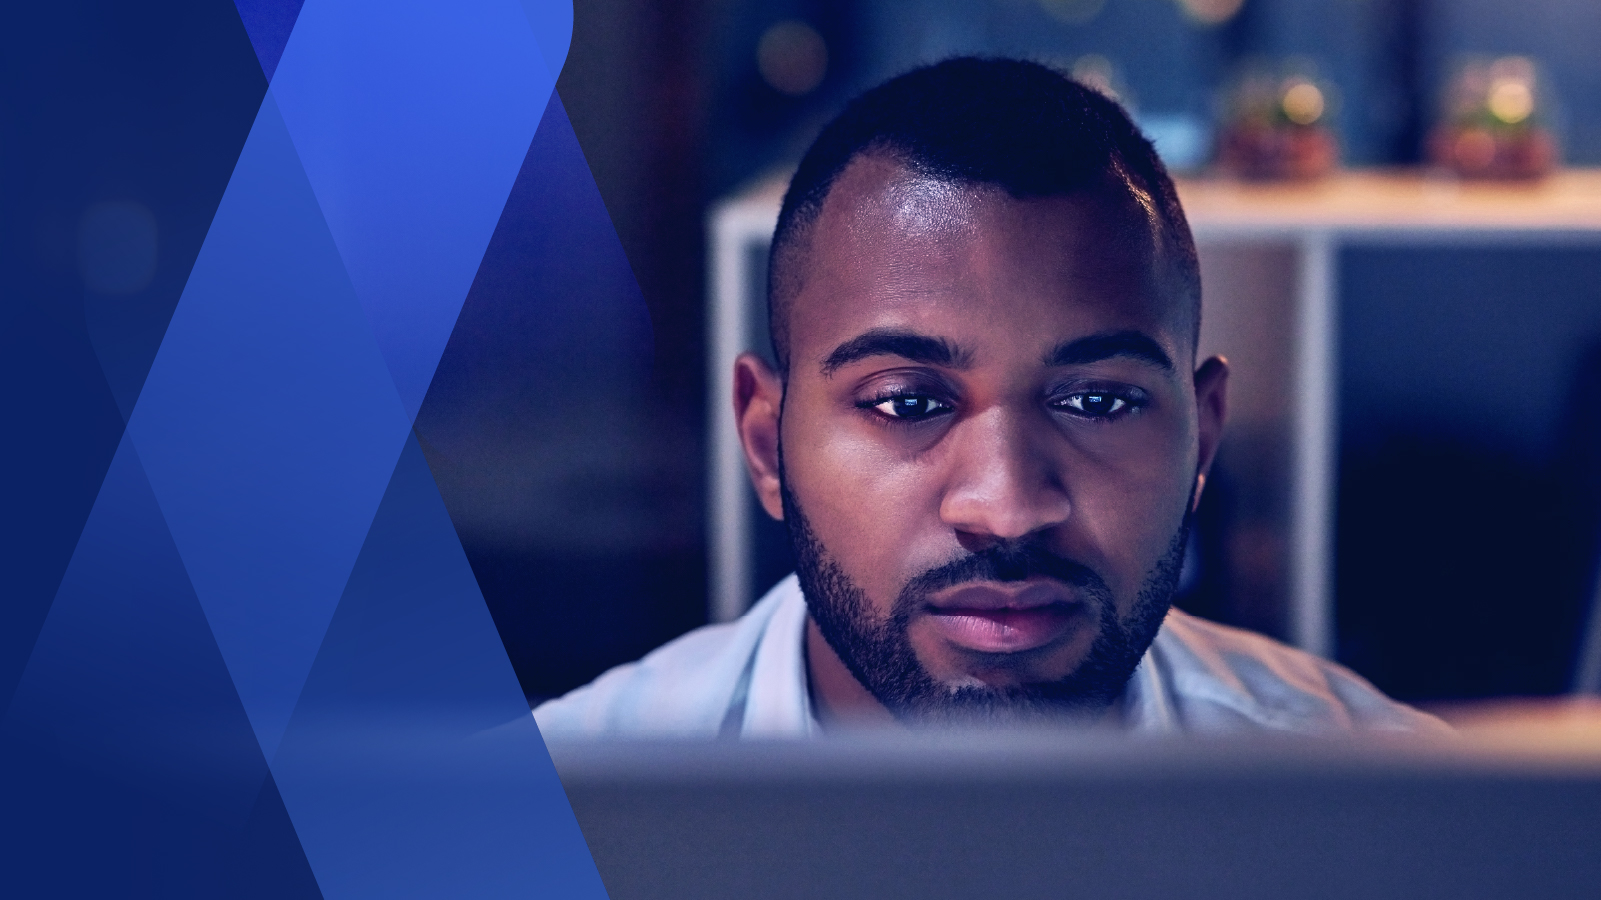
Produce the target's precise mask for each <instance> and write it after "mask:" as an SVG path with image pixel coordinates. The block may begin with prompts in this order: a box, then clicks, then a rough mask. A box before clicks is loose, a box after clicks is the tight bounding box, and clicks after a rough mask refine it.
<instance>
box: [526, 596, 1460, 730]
mask: <svg viewBox="0 0 1601 900" xmlns="http://www.w3.org/2000/svg"><path fill="white" fill-rule="evenodd" d="M805 642H806V598H805V597H804V596H803V595H802V594H801V590H800V584H799V582H798V581H797V580H796V578H795V576H793V575H791V576H789V577H788V578H786V579H784V580H783V581H781V582H779V583H778V584H777V585H776V586H775V587H774V588H773V589H772V590H771V591H768V592H767V595H766V596H765V597H763V598H762V599H761V600H760V601H759V602H758V603H757V604H756V605H755V606H753V607H752V608H751V609H750V611H749V612H747V613H745V615H743V616H741V617H740V618H739V619H738V620H737V621H734V622H729V623H726V624H722V625H708V626H705V627H704V628H697V629H695V630H694V631H691V632H689V633H688V634H686V635H684V636H682V637H680V638H677V639H676V640H673V641H671V642H669V643H667V644H664V645H663V646H661V647H659V648H657V649H656V650H654V651H652V652H651V653H649V654H648V655H646V656H645V657H644V658H643V659H641V660H639V661H638V662H632V663H627V664H625V665H621V666H618V667H616V668H614V669H611V670H610V671H607V672H606V673H605V674H603V675H601V676H600V677H599V678H596V679H595V680H594V681H592V682H590V683H589V684H587V685H584V686H583V687H581V688H578V689H577V690H574V691H572V692H571V693H568V694H566V695H565V696H562V697H558V698H556V699H555V700H551V701H549V702H548V703H544V704H541V705H540V706H539V708H537V709H535V710H534V718H535V719H536V720H537V721H538V723H539V728H540V731H541V732H543V733H544V734H546V735H558V736H572V737H602V736H608V735H610V736H618V737H624V736H626V737H717V736H738V737H747V738H802V737H810V736H813V735H816V734H817V733H818V732H819V726H818V724H817V719H816V717H815V716H814V715H813V712H812V703H811V693H810V690H809V689H808V686H807V677H806V653H805ZM1118 713H1119V715H1120V716H1121V721H1122V723H1123V725H1124V726H1125V727H1126V728H1127V729H1128V730H1130V731H1135V732H1145V733H1162V732H1184V731H1188V732H1207V733H1218V732H1227V731H1243V730H1252V729H1265V730H1274V731H1310V732H1318V731H1325V732H1326V731H1349V730H1356V729H1364V730H1381V731H1421V732H1430V731H1442V730H1446V726H1445V725H1444V724H1443V723H1441V722H1440V721H1439V720H1438V719H1435V718H1434V717H1432V716H1429V715H1427V714H1425V713H1422V712H1419V711H1417V710H1415V709H1412V708H1411V707H1409V706H1405V705H1403V704H1400V703H1397V702H1395V701H1394V700H1391V699H1390V698H1388V697H1386V696H1384V695H1383V694H1382V693H1380V692H1379V691H1378V689H1377V688H1375V687H1373V686H1372V685H1371V684H1368V683H1367V682H1366V681H1364V680H1363V679H1362V678H1361V676H1358V675H1357V674H1355V673H1354V672H1351V671H1350V670H1348V669H1346V668H1344V667H1342V666H1339V665H1336V664H1334V663H1331V662H1328V661H1326V660H1322V659H1319V658H1317V657H1315V656H1312V655H1311V654H1308V653H1304V652H1302V651H1300V650H1296V649H1294V648H1292V647H1287V646H1285V645H1283V644H1280V643H1278V642H1276V641H1273V640H1270V639H1269V638H1265V637H1262V636H1261V635H1258V634H1253V633H1251V632H1248V631H1242V630H1240V629H1238V628H1230V627H1228V626H1225V625H1218V624H1215V623H1213V622H1208V621H1206V620H1204V619H1199V618H1196V617H1194V616H1190V615H1186V614H1185V613H1182V612H1179V611H1178V610H1173V611H1171V612H1169V613H1168V615H1167V618H1166V619H1165V620H1163V622H1162V627H1161V629H1160V630H1158V631H1157V634H1156V639H1155V640H1154V641H1152V642H1151V646H1150V649H1148V650H1147V651H1146V652H1145V656H1144V658H1143V659H1141V660H1140V664H1139V666H1138V667H1136V668H1135V670H1134V674H1133V676H1132V677H1131V678H1130V679H1129V683H1128V687H1127V688H1126V689H1125V690H1124V693H1123V698H1122V700H1121V701H1120V703H1119V709H1118Z"/></svg>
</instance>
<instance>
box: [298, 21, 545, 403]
mask: <svg viewBox="0 0 1601 900" xmlns="http://www.w3.org/2000/svg"><path fill="white" fill-rule="evenodd" d="M554 68H555V67H552V66H550V65H549V64H548V63H547V62H546V60H545V59H544V57H543V55H542V52H541V50H540V46H539V42H538V41H537V40H536V39H535V36H534V32H533V30H532V29H531V28H530V27H529V17H528V15H527V13H526V12H525V11H524V10H523V8H522V6H521V5H520V4H518V3H516V2H514V0H498V2H497V0H455V2H450V3H394V2H385V0H365V2H361V0H309V2H307V3H306V5H305V6H304V7H303V8H302V9H301V10H300V18H299V21H298V22H297V23H296V25H295V31H294V34H293V35H292V36H291V37H290V39H289V44H288V46H287V47H285V48H284V54H283V58H282V59H281V60H279V63H278V71H277V74H276V75H275V76H274V77H273V81H272V94H273V96H275V97H276V98H277V99H278V103H279V106H280V108H281V109H282V110H283V117H284V122H285V123H286V124H287V125H288V128H289V133H290V135H291V136H292V137H293V138H294V142H295V148H296V150H297V151H298V152H299V156H300V160H301V162H302V164H304V166H305V170H306V174H307V176H308V177H309V178H310V179H311V184H312V188H313V190H314V191H315V192H316V194H317V200H318V202H319V203H320V204H321V207H322V211H323V215H325V216H326V217H327V220H328V228H329V230H330V231H331V232H332V233H333V237H334V243H335V244H336V245H338V247H339V252H340V254H341V256H342V257H343V259H344V263H345V269H346V271H348V272H349V273H350V280H351V282H352V283H353V284H354V285H355V288H356V296H357V297H359V298H360V299H361V304H362V307H363V308H364V309H365V310H366V311H367V315H368V317H369V318H370V320H371V322H372V326H371V327H372V332H373V334H374V335H376V336H377V339H378V346H379V348H380V349H381V350H382V352H383V354H384V358H385V359H386V360H388V362H389V367H390V371H391V372H392V373H393V375H394V382H395V386H396V387H397V388H398V389H399V391H400V399H401V402H402V403H403V404H404V406H405V408H406V410H407V411H408V412H409V413H410V415H411V416H413V417H415V416H416V414H417V407H418V406H420V405H421V404H422V398H423V395H424V394H425V393H427V391H428V382H429V380H430V379H431V378H432V377H433V374H434V367H435V366H436V365H438V363H439V354H440V353H441V352H442V351H443V350H444V349H445V341H446V340H448V339H449V337H450V329H451V326H452V325H453V324H454V323H455V321H456V314H457V313H459V312H460V311H461V303H462V301H463V300H464V299H466V297H467V289H468V288H469V287H470V286H471V285H472V280H473V273H475V272H477V271H478V263H479V261H480V260H482V259H483V256H484V247H485V246H486V245H488V243H489V236H490V234H492V233H493V232H494V229H495V222H496V220H497V219H498V218H499V217H500V210H501V208H502V207H504V206H505V205H506V195H507V194H508V193H510V192H511V185H512V180H513V179H514V178H515V177H516V175H517V169H518V167H519V166H520V165H521V164H522V161H523V154H524V153H526V152H527V150H528V142H529V141H531V140H532V139H533V137H534V130H535V129H536V128H537V127H538V126H539V117H540V115H541V114H543V113H544V111H545V101H546V100H547V99H548V98H549V97H550V91H551V88H552V87H553V86H554V85H555V80H556V79H555V74H554Z"/></svg>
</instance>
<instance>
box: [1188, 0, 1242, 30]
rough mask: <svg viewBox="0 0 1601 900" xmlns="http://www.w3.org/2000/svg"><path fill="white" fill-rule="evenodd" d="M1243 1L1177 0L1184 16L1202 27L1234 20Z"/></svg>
mask: <svg viewBox="0 0 1601 900" xmlns="http://www.w3.org/2000/svg"><path fill="white" fill-rule="evenodd" d="M1244 5H1245V0H1179V8H1180V9H1182V10H1184V14H1185V15H1187V16H1189V17H1190V18H1191V19H1194V20H1195V21H1197V22H1200V23H1202V24H1204V25H1218V24H1221V23H1223V22H1227V21H1228V20H1229V19H1232V18H1234V15H1235V13H1238V12H1239V11H1240V7H1242V6H1244Z"/></svg>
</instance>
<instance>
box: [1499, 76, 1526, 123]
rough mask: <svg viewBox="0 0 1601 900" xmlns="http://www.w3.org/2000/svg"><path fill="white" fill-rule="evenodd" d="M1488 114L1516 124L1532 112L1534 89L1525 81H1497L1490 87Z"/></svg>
mask: <svg viewBox="0 0 1601 900" xmlns="http://www.w3.org/2000/svg"><path fill="white" fill-rule="evenodd" d="M1489 106H1490V114H1491V115H1493V116H1495V117H1496V118H1497V119H1500V120H1501V121H1503V122H1505V123H1507V124H1508V125H1516V124H1518V123H1519V122H1521V121H1523V120H1524V119H1527V118H1528V117H1529V114H1530V113H1532V112H1534V91H1533V89H1531V88H1530V87H1529V83H1528V82H1526V81H1499V82H1496V83H1495V84H1494V85H1492V86H1491V88H1490V99H1489Z"/></svg>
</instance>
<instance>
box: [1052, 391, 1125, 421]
mask: <svg viewBox="0 0 1601 900" xmlns="http://www.w3.org/2000/svg"><path fill="white" fill-rule="evenodd" d="M1059 405H1061V406H1065V407H1066V408H1068V409H1070V410H1072V411H1073V412H1076V413H1078V414H1079V415H1081V416H1086V417H1089V418H1092V419H1106V418H1111V417H1112V416H1115V415H1118V414H1119V413H1123V412H1127V411H1128V409H1129V402H1128V400H1126V399H1124V398H1122V397H1119V396H1118V395H1116V394H1111V393H1103V392H1098V391H1091V392H1086V393H1081V394H1069V395H1068V396H1067V397H1064V398H1063V399H1062V400H1061V402H1060V404H1059Z"/></svg>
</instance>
